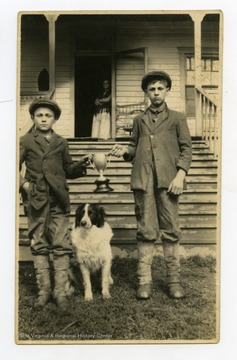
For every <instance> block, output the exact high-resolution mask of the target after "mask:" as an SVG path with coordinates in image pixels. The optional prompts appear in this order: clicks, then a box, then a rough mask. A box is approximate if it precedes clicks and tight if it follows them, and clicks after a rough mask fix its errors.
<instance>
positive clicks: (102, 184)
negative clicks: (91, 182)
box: [94, 178, 114, 193]
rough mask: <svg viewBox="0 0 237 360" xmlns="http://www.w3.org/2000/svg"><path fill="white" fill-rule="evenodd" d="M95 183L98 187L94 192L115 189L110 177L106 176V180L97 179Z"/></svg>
mask: <svg viewBox="0 0 237 360" xmlns="http://www.w3.org/2000/svg"><path fill="white" fill-rule="evenodd" d="M95 184H96V186H97V188H96V189H95V190H94V192H96V193H100V192H102V193H103V192H110V191H114V189H112V188H111V187H110V186H109V179H106V178H105V179H104V180H99V179H97V180H96V181H95Z"/></svg>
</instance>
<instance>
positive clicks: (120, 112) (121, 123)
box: [116, 101, 146, 136]
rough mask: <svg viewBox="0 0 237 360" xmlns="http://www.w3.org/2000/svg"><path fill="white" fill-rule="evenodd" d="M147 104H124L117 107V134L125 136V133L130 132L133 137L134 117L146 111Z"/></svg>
mask: <svg viewBox="0 0 237 360" xmlns="http://www.w3.org/2000/svg"><path fill="white" fill-rule="evenodd" d="M145 107H146V104H145V102H144V101H142V102H139V103H133V104H122V105H117V106H116V126H117V130H116V134H117V136H119V135H123V134H124V132H129V133H130V135H131V131H132V126H133V119H134V116H135V115H136V114H137V113H139V112H143V111H144V110H145Z"/></svg>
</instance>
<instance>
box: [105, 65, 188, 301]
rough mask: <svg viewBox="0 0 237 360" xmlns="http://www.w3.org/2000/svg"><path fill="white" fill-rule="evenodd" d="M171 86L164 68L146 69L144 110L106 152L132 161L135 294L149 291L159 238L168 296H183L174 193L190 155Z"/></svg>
mask: <svg viewBox="0 0 237 360" xmlns="http://www.w3.org/2000/svg"><path fill="white" fill-rule="evenodd" d="M171 86H172V81H171V78H170V76H169V75H168V74H167V73H166V72H164V71H151V72H149V73H148V74H146V75H145V76H144V77H143V79H142V83H141V87H142V90H143V91H144V92H145V94H146V95H147V96H148V98H149V100H150V106H149V107H148V108H147V109H146V110H145V112H144V113H142V114H139V115H137V116H136V117H135V118H134V122H133V133H132V138H131V141H130V143H129V145H128V147H126V146H122V145H119V144H115V145H114V147H113V148H112V149H111V151H110V154H111V155H114V156H117V157H120V156H123V157H124V159H125V161H131V162H132V163H133V168H132V174H131V189H132V190H133V193H134V200H135V215H136V219H137V242H138V270H137V273H138V280H139V286H138V290H137V298H138V299H142V300H143V299H144V300H146V299H149V298H150V296H151V294H152V274H151V265H152V259H153V250H154V244H155V241H156V240H157V239H158V237H160V239H161V241H162V245H163V253H164V259H165V264H166V270H167V284H168V291H169V296H170V297H171V298H175V299H179V298H182V297H184V296H185V292H184V289H183V287H182V285H181V279H180V259H179V253H178V250H179V242H180V237H181V233H180V227H179V220H178V206H179V195H180V194H182V192H183V189H184V187H185V175H186V174H187V172H188V170H189V167H190V164H191V159H192V144H191V137H190V133H189V129H188V126H187V122H186V118H185V116H184V115H183V114H182V113H179V112H177V111H173V110H170V109H169V108H168V107H167V105H166V103H165V98H166V96H167V95H168V93H169V91H170V89H171Z"/></svg>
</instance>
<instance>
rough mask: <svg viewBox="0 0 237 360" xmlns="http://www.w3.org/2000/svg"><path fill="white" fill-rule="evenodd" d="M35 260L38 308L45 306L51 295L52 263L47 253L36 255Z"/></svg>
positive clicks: (36, 306)
mask: <svg viewBox="0 0 237 360" xmlns="http://www.w3.org/2000/svg"><path fill="white" fill-rule="evenodd" d="M33 261H34V267H35V273H36V280H37V285H38V297H37V300H36V301H35V304H34V308H35V309H38V308H42V307H44V306H45V305H46V304H47V303H48V301H49V298H50V296H51V282H50V263H49V257H48V256H46V255H34V256H33Z"/></svg>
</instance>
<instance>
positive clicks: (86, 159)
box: [79, 155, 92, 166]
mask: <svg viewBox="0 0 237 360" xmlns="http://www.w3.org/2000/svg"><path fill="white" fill-rule="evenodd" d="M91 159H92V157H91V155H84V156H82V157H81V158H80V160H79V162H80V163H81V164H82V165H84V166H88V165H90V164H91Z"/></svg>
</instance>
